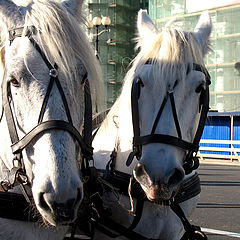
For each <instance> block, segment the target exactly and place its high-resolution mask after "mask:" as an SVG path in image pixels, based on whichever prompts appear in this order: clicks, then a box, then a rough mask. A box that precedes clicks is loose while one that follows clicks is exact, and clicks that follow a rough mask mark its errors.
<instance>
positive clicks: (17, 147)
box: [11, 120, 92, 154]
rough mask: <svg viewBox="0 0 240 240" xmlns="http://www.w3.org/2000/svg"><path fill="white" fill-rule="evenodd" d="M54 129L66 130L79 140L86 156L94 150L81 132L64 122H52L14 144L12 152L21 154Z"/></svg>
mask: <svg viewBox="0 0 240 240" xmlns="http://www.w3.org/2000/svg"><path fill="white" fill-rule="evenodd" d="M53 129H57V130H64V131H67V132H69V133H70V134H71V135H72V136H73V137H74V138H75V139H76V140H77V142H78V143H79V145H80V146H81V149H82V152H83V153H84V154H87V153H88V152H91V151H92V148H91V147H89V146H87V145H86V144H85V142H84V140H83V137H82V136H81V135H80V133H79V131H78V130H77V129H76V128H75V127H74V126H73V125H72V124H70V123H68V122H66V121H62V120H50V121H46V122H42V123H40V124H39V125H37V126H36V127H35V128H33V129H32V130H31V131H30V132H28V133H27V134H26V135H25V136H24V137H23V138H22V139H20V140H19V141H18V142H16V143H14V144H12V146H11V148H12V152H13V153H14V154H16V153H20V152H21V151H22V150H23V149H24V148H25V147H26V146H27V145H28V144H29V143H30V142H31V141H32V140H33V139H34V138H35V137H37V136H38V135H39V134H41V133H42V132H45V131H49V130H53Z"/></svg>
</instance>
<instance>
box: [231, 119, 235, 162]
mask: <svg viewBox="0 0 240 240" xmlns="http://www.w3.org/2000/svg"><path fill="white" fill-rule="evenodd" d="M230 118H231V126H230V128H231V129H230V131H231V161H232V162H233V151H232V148H234V146H233V144H232V141H233V115H231V116H230Z"/></svg>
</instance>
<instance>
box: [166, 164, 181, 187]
mask: <svg viewBox="0 0 240 240" xmlns="http://www.w3.org/2000/svg"><path fill="white" fill-rule="evenodd" d="M183 178H184V172H183V170H181V169H178V168H175V169H174V170H173V172H172V174H171V175H170V177H168V179H167V182H166V183H167V184H168V185H170V186H176V185H178V184H179V183H181V182H182V180H183Z"/></svg>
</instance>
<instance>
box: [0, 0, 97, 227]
mask: <svg viewBox="0 0 240 240" xmlns="http://www.w3.org/2000/svg"><path fill="white" fill-rule="evenodd" d="M81 7H82V1H76V0H65V1H63V2H62V3H58V2H56V1H45V0H36V1H30V3H29V5H28V6H19V5H16V4H14V3H13V2H12V1H10V0H3V1H1V2H0V27H1V40H2V50H1V59H2V61H1V63H2V69H1V70H2V71H1V72H2V89H1V92H2V95H4V94H5V100H4V101H5V103H4V107H3V109H4V112H3V118H2V119H1V123H0V128H1V140H0V142H1V144H0V145H1V147H0V148H1V150H0V159H1V161H3V162H4V164H5V166H6V167H7V169H9V171H10V170H11V169H13V167H15V168H16V167H19V165H20V166H21V171H23V172H24V174H25V175H26V176H25V177H27V179H28V181H27V182H28V183H30V184H28V185H30V192H31V193H29V194H30V195H32V196H33V199H34V202H35V205H36V207H37V209H38V211H39V213H40V214H41V215H42V217H43V219H45V220H46V221H47V222H48V223H50V224H51V225H53V226H56V225H64V224H69V223H71V222H73V221H74V220H75V219H76V216H77V210H78V207H79V205H80V202H81V200H82V197H83V186H82V181H81V178H80V175H81V173H80V170H81V169H80V165H81V164H80V163H81V159H82V149H81V147H82V146H81V144H79V139H80V140H81V138H80V137H78V133H79V132H78V131H80V130H81V125H82V122H83V118H84V108H85V106H84V84H85V83H84V81H83V76H84V75H85V74H86V72H88V75H90V78H91V83H90V84H91V87H92V91H94V87H96V84H99V83H98V82H99V76H98V72H99V66H98V63H97V61H96V59H95V56H94V54H93V51H92V49H91V47H90V45H89V43H88V41H87V39H86V38H85V36H84V32H83V31H82V30H81V28H80V26H79V22H78V21H77V19H76V18H75V16H76V15H79V13H80V10H79V9H81ZM3 73H4V74H3ZM85 82H86V81H85ZM100 95H101V94H100ZM3 99H4V97H3ZM4 101H3V102H4ZM5 105H9V106H8V108H9V109H10V112H11V115H12V119H13V120H12V122H13V123H12V125H13V126H14V127H15V134H13V135H15V137H17V138H19V139H20V140H21V139H23V138H25V139H26V136H27V137H29V136H31V134H29V133H30V132H31V131H32V130H34V129H35V130H36V129H37V131H38V133H37V134H35V135H34V134H33V136H31V139H30V140H29V141H27V144H25V143H23V145H22V143H21V144H20V145H22V146H21V147H20V148H18V147H17V149H16V150H12V149H11V148H10V146H11V145H14V144H15V142H14V141H16V139H15V140H11V138H12V137H11V134H9V132H10V131H11V130H8V127H7V125H8V124H9V123H8V117H7V116H6V115H7V113H6V112H7V111H6V109H7V107H6V106H5ZM48 122H50V123H54V122H56V123H57V124H56V125H55V126H53V127H49V126H48V127H47V128H45V127H46V126H47V125H46V124H48ZM59 123H60V125H61V123H62V124H63V125H64V126H65V127H61V126H60V125H59ZM41 124H42V126H44V128H45V129H40V127H38V126H39V125H41ZM69 129H70V130H69ZM75 132H77V133H75ZM13 138H14V137H13ZM17 143H18V141H17ZM15 145H18V144H15ZM13 153H17V154H18V155H20V159H18V161H17V163H16V161H15V160H14V161H13V160H12V159H13V158H15V155H13ZM16 165H17V166H16ZM9 174H10V173H9ZM26 190H27V191H28V192H29V189H26Z"/></svg>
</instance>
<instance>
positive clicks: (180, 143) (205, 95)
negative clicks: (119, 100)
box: [126, 63, 211, 174]
mask: <svg viewBox="0 0 240 240" xmlns="http://www.w3.org/2000/svg"><path fill="white" fill-rule="evenodd" d="M193 70H195V71H201V72H202V73H204V74H205V78H206V89H204V90H202V92H201V95H200V107H201V115H200V120H199V125H198V128H197V131H196V134H195V137H194V140H193V142H192V143H191V142H187V141H184V140H183V139H182V133H181V127H180V124H179V120H178V116H177V111H176V105H175V99H174V92H173V91H174V88H175V86H176V83H175V85H174V86H173V89H172V90H171V91H168V92H167V94H166V96H165V97H164V98H163V102H162V104H161V106H160V108H159V111H158V113H157V116H156V118H155V120H154V123H153V127H152V130H151V133H150V134H149V135H145V136H140V122H139V108H138V99H139V96H140V91H141V86H144V85H143V83H142V80H141V79H140V77H136V78H135V79H134V80H133V83H132V91H131V106H132V121H133V133H134V137H133V151H132V152H131V153H130V155H129V157H128V159H127V162H126V165H127V166H129V165H130V164H131V162H132V160H133V158H134V156H136V158H137V159H138V160H139V159H140V157H141V148H142V146H143V145H147V144H149V143H163V144H168V145H172V146H176V147H179V148H181V149H183V150H184V151H187V155H186V159H185V163H184V169H185V171H186V174H188V173H190V172H191V170H193V169H195V168H196V167H197V165H198V164H197V162H198V161H197V159H196V158H195V157H194V156H193V154H194V153H197V151H198V149H199V141H200V139H201V136H202V132H203V129H204V125H205V121H206V118H207V113H208V110H209V85H210V83H211V81H210V75H209V73H208V71H207V70H206V68H205V67H203V66H201V65H199V64H195V63H193ZM169 98H170V104H171V110H172V114H173V120H174V124H175V127H176V131H177V135H178V137H175V136H170V135H164V134H155V131H156V128H157V125H158V123H159V120H160V117H161V115H162V113H163V110H164V107H165V105H166V103H167V101H168V99H169Z"/></svg>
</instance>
